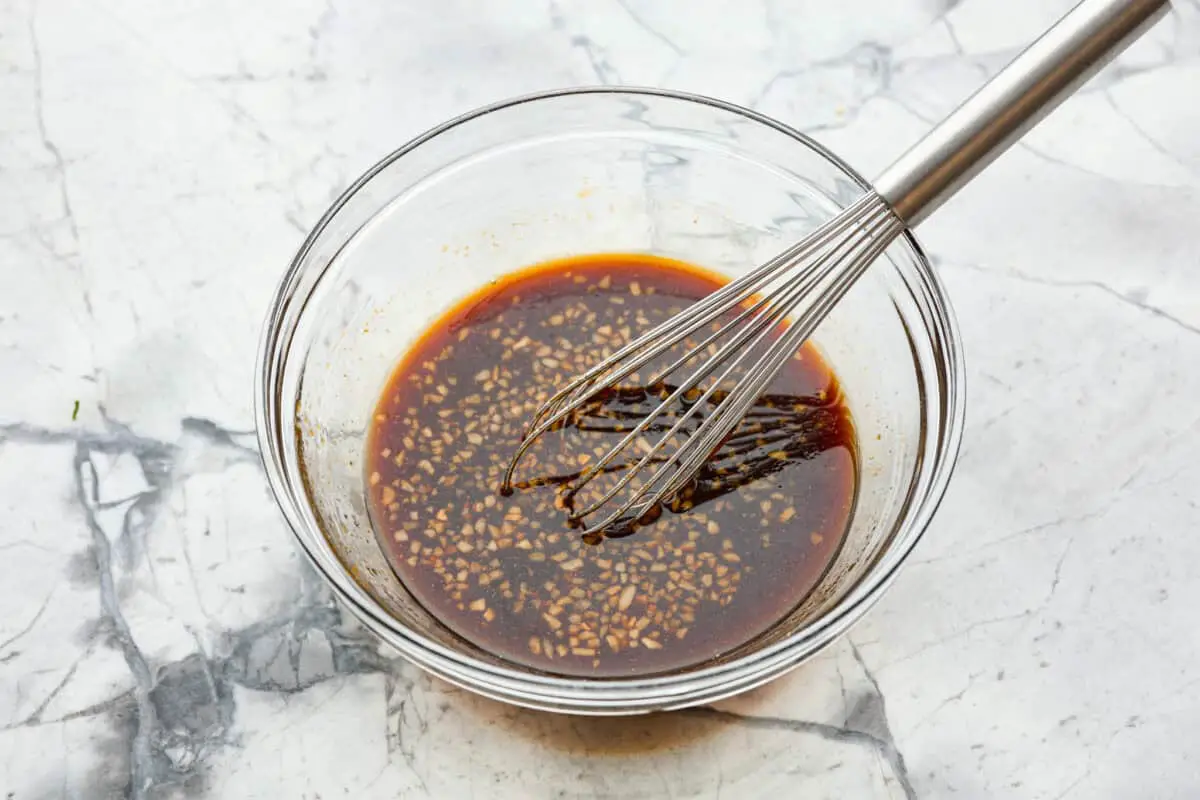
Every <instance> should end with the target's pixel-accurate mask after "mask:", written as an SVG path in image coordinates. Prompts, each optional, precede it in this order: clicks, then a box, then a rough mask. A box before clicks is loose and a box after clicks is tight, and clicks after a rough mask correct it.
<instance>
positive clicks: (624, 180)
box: [256, 88, 964, 714]
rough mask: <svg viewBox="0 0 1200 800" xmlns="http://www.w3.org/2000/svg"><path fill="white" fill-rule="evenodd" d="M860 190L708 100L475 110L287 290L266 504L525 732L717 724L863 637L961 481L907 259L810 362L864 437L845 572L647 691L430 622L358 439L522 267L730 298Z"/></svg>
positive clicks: (940, 335)
mask: <svg viewBox="0 0 1200 800" xmlns="http://www.w3.org/2000/svg"><path fill="white" fill-rule="evenodd" d="M868 188H869V185H868V184H867V183H866V182H865V181H864V180H863V179H862V178H861V177H860V176H859V175H858V174H857V173H855V172H854V171H853V170H852V169H851V168H850V167H848V166H847V165H846V164H844V163H842V162H841V161H840V160H839V159H838V158H837V157H835V156H834V155H832V154H830V153H829V152H828V151H826V150H825V149H824V148H822V147H821V146H820V145H819V144H817V143H816V142H814V141H812V140H811V139H808V138H806V137H805V136H803V135H801V134H800V133H797V132H796V131H793V130H791V129H789V128H787V127H786V126H783V125H780V124H779V123H778V122H775V121H773V120H771V119H768V118H766V117H764V116H762V115H759V114H756V113H754V112H752V111H748V110H746V109H744V108H738V107H736V106H733V105H729V104H727V103H722V102H718V101H716V100H711V99H708V98H704V97H698V96H691V95H684V94H678V93H671V92H662V91H651V90H635V89H613V88H594V89H578V90H568V91H560V92H551V93H547V94H540V95H537V96H533V97H525V98H520V99H516V100H512V101H509V102H505V103H501V104H498V105H494V106H490V107H487V108H483V109H480V110H478V111H475V112H473V113H470V114H467V115H466V116H463V117H460V118H458V119H456V120H453V121H451V122H448V123H446V124H445V125H442V126H441V127H439V128H436V129H435V130H432V131H430V132H429V133H427V134H425V135H424V136H421V137H420V138H418V139H416V140H415V141H413V142H410V143H409V144H407V145H405V146H404V147H402V148H401V149H399V150H397V151H396V152H394V153H392V154H391V155H389V156H387V157H386V158H384V159H383V160H382V161H380V162H379V163H378V164H376V165H375V166H374V167H373V168H372V169H371V170H370V171H368V172H367V173H366V174H365V175H364V176H363V177H362V178H360V179H359V180H358V181H357V182H355V184H354V185H353V186H351V187H350V188H349V190H347V191H346V192H345V194H343V195H342V196H341V197H340V198H339V199H338V200H337V202H336V203H334V204H333V207H332V208H330V209H329V211H328V212H326V214H325V215H324V216H323V217H322V218H321V220H320V222H319V223H317V226H316V228H315V229H314V230H313V231H312V233H311V234H310V235H309V236H308V238H307V240H306V241H305V242H304V245H303V246H302V247H301V248H300V252H299V253H298V254H297V256H296V258H295V260H294V261H293V262H292V264H291V267H290V268H289V269H288V270H287V273H286V274H285V275H284V277H283V280H282V281H281V283H280V284H279V287H278V290H277V292H276V295H275V298H274V301H273V303H272V305H271V309H270V313H269V316H268V318H267V321H266V326H265V329H264V332H263V337H262V342H261V348H260V353H259V362H258V386H257V391H256V422H257V428H258V438H259V443H260V445H261V449H262V456H263V460H264V462H265V465H266V470H267V475H268V477H269V480H270V483H271V487H272V489H273V491H274V493H275V496H276V498H277V500H278V502H279V505H280V506H281V508H282V509H283V513H284V515H285V516H286V517H287V521H288V523H289V524H290V526H291V528H292V530H293V531H294V532H295V535H296V538H297V539H298V540H299V542H300V545H301V546H302V548H303V549H304V552H305V553H306V554H307V555H308V557H309V558H310V559H311V560H312V563H313V564H314V565H315V566H316V569H317V571H318V572H319V573H320V574H321V575H322V576H323V577H324V579H325V580H326V581H328V583H329V585H330V586H331V587H332V588H333V590H334V592H335V593H336V596H337V597H338V599H339V600H340V601H341V602H342V603H344V604H345V607H346V608H348V609H349V610H350V612H351V613H353V614H354V616H355V617H357V618H358V619H359V620H360V621H361V622H362V623H363V624H364V625H365V626H366V627H368V628H369V629H370V630H372V631H373V632H374V633H375V634H377V635H378V636H379V637H380V638H381V639H382V640H383V641H384V642H386V643H387V644H388V645H390V646H392V647H394V648H395V649H396V650H397V651H399V652H400V653H402V654H403V655H405V656H406V657H408V658H409V659H411V660H412V661H414V662H416V663H417V664H420V665H421V666H423V667H424V668H426V669H428V670H429V671H430V672H432V673H433V674H435V675H438V676H440V677H442V678H444V679H445V680H447V681H450V682H452V683H454V684H457V685H458V686H461V687H463V688H466V689H470V690H473V691H476V692H479V693H481V694H484V695H487V696H489V697H492V698H495V699H497V700H501V701H505V702H509V703H514V704H518V705H522V706H529V707H534V708H540V709H546V710H553V711H563V712H575V713H588V714H627V713H636V712H647V711H655V710H664V709H672V708H680V707H684V706H689V705H695V704H699V703H708V702H712V701H714V700H717V699H720V698H722V697H726V696H729V695H731V694H734V693H737V692H741V691H745V690H747V689H750V688H752V687H755V686H757V685H759V684H762V683H764V682H766V681H768V680H770V679H771V678H773V677H775V676H777V675H779V674H780V673H782V672H784V671H785V670H788V669H790V668H792V667H795V666H796V665H798V664H800V663H801V662H802V661H804V660H805V659H806V658H808V657H810V656H812V655H813V654H814V653H816V652H818V651H819V650H820V649H821V648H823V647H824V646H826V645H827V644H829V643H830V642H832V641H834V640H835V639H836V638H837V637H838V636H839V635H841V634H842V633H844V632H845V631H846V630H847V629H848V628H849V627H850V625H852V624H853V623H854V622H855V621H856V620H857V619H859V618H860V617H862V615H863V614H864V613H865V612H866V610H867V609H868V608H869V607H870V606H871V604H872V603H874V602H875V601H876V600H878V598H879V597H880V595H881V594H882V592H883V591H884V589H885V588H886V587H887V586H888V585H889V584H890V582H891V581H892V579H893V578H894V576H895V575H896V570H897V568H898V567H899V566H900V564H901V563H902V562H903V561H904V559H905V558H906V557H907V556H908V554H909V553H910V552H911V550H912V548H913V546H914V545H915V544H916V543H917V540H918V539H919V538H920V536H921V534H922V532H923V531H924V530H925V527H926V526H927V525H928V523H929V520H930V518H931V516H932V515H933V513H934V511H935V509H936V507H937V505H938V503H939V501H940V500H941V497H942V494H943V492H944V490H945V488H946V485H947V482H948V480H949V478H950V473H951V470H952V468H953V465H954V460H955V457H956V455H957V452H958V444H959V440H960V436H961V432H962V427H963V400H964V385H963V364H962V353H961V349H960V347H959V337H958V332H957V328H956V325H955V322H954V318H953V315H952V313H951V310H950V307H949V303H948V302H947V300H946V295H945V291H944V290H943V287H942V285H941V282H940V281H939V280H938V278H937V276H936V274H935V273H934V272H933V270H932V269H931V267H930V265H929V262H928V260H927V259H926V258H925V255H924V254H923V253H922V251H921V248H920V246H919V245H918V244H917V242H916V240H915V239H914V238H913V237H912V236H911V235H905V236H902V237H901V238H900V239H898V240H897V241H896V242H895V243H894V244H893V246H892V247H890V248H889V249H888V251H887V253H886V255H885V257H884V258H882V259H880V261H879V262H878V263H877V264H876V265H874V266H873V267H872V268H871V270H869V271H868V272H867V274H866V276H865V277H864V278H863V279H862V280H860V281H859V283H858V284H857V285H856V286H855V287H854V288H853V289H852V290H851V292H850V293H849V295H847V297H846V298H845V299H844V300H843V301H842V302H841V303H840V304H839V305H838V306H837V308H836V309H835V310H834V312H833V313H832V314H831V315H830V316H829V318H828V319H827V320H826V321H825V322H824V323H823V324H822V325H821V326H820V328H819V330H818V331H817V334H816V335H815V336H814V338H813V341H814V343H815V344H816V345H817V347H818V348H819V349H820V350H821V351H822V352H823V354H824V355H825V357H826V359H827V361H828V362H829V363H830V364H831V365H832V367H833V369H834V370H835V372H836V373H837V375H838V377H839V378H840V380H841V382H842V385H843V387H844V388H845V392H846V396H847V398H848V400H849V403H850V407H851V413H852V414H853V416H854V420H855V425H856V428H857V432H858V437H859V448H860V451H859V455H860V459H859V473H860V474H859V484H858V493H857V498H856V506H855V510H854V514H853V517H852V520H851V523H850V527H849V530H848V532H847V535H846V540H845V543H844V545H843V546H842V548H841V550H840V552H839V555H838V556H837V557H836V559H835V561H834V563H833V564H832V566H831V568H830V569H829V570H828V571H827V573H826V575H825V577H824V579H823V580H821V582H820V583H819V584H818V586H817V587H816V588H815V589H814V590H813V591H812V592H811V593H810V594H809V595H808V597H807V599H805V600H804V601H803V602H802V603H801V604H800V605H799V606H798V607H797V608H795V609H794V610H793V611H792V612H791V613H790V614H789V615H788V616H787V617H786V618H785V619H783V620H781V621H780V622H779V623H778V624H777V625H775V626H774V627H773V628H772V629H770V630H769V631H767V632H766V633H765V634H763V635H761V636H759V637H758V638H756V639H755V640H753V641H752V642H750V643H748V644H746V645H744V646H742V647H740V648H738V649H737V650H735V651H733V652H729V653H726V654H723V655H722V656H720V657H719V658H717V659H714V660H712V661H708V662H705V663H704V664H703V665H699V666H697V667H695V668H691V669H687V670H681V671H679V672H677V673H672V674H667V675H656V676H654V677H649V678H606V679H581V678H567V677H559V676H555V675H551V674H546V673H541V672H537V671H534V670H532V669H529V668H526V667H524V666H521V665H517V664H514V663H512V662H508V661H504V660H502V659H500V658H498V657H496V656H494V655H492V654H490V653H488V652H485V651H483V650H481V649H479V648H477V647H475V646H474V645H472V644H471V643H469V642H467V641H465V640H464V639H461V638H459V637H458V636H456V635H455V634H453V633H452V632H451V631H450V630H448V629H447V628H445V627H444V626H443V625H441V624H440V623H439V622H438V621H437V620H436V619H434V618H433V617H431V616H430V615H429V614H428V613H427V612H426V611H425V610H424V608H422V607H421V606H420V605H419V604H418V603H416V602H415V601H414V600H413V598H412V597H411V596H410V595H409V593H408V592H407V591H406V590H405V588H404V586H403V585H402V584H401V583H400V581H399V580H398V579H397V578H396V576H395V574H394V573H393V572H392V570H391V569H390V568H389V566H388V564H387V562H386V561H385V557H384V555H383V553H382V551H381V550H380V548H379V547H378V546H377V544H376V539H375V534H374V532H373V530H372V527H371V523H370V520H369V518H368V513H367V508H366V497H365V487H364V477H363V472H364V470H363V457H364V449H365V438H366V434H367V430H368V425H369V423H370V420H371V415H372V413H373V409H374V407H375V403H376V401H377V399H378V394H379V392H380V391H381V390H382V387H383V385H384V383H385V382H386V379H387V377H388V375H389V374H390V372H391V370H392V369H393V368H394V366H395V364H396V362H397V360H398V359H399V358H400V356H401V355H402V354H403V353H404V352H405V350H406V349H407V348H408V347H409V346H410V345H411V344H412V343H413V342H414V341H415V340H416V338H417V337H418V336H419V334H420V333H421V332H422V331H424V329H425V328H426V327H427V325H429V324H430V323H431V322H432V321H433V320H434V319H435V318H436V317H437V316H438V315H439V314H440V313H441V312H442V311H443V310H444V309H446V308H448V307H449V306H450V305H452V304H453V303H454V302H455V301H456V300H459V299H460V298H462V297H463V296H465V295H467V294H469V293H470V292H472V291H473V290H475V289H477V288H478V287H480V286H482V285H484V284H486V283H487V282H488V281H490V280H492V279H494V278H496V277H497V276H499V275H502V274H504V273H507V272H511V271H513V270H515V269H518V268H520V267H525V266H528V265H531V264H534V263H537V262H541V261H546V260H549V259H553V258H560V257H564V256H570V255H579V254H587V253H597V252H641V253H653V254H657V255H662V256H667V257H670V258H675V259H679V260H682V261H687V262H691V263H695V264H698V265H700V266H702V267H706V268H709V269H712V270H716V271H718V272H722V273H724V274H727V275H730V276H735V275H737V274H738V273H740V272H743V271H745V270H747V269H749V268H750V267H752V266H753V265H755V264H759V263H761V262H763V261H765V260H767V259H768V258H770V257H771V256H773V255H775V254H776V253H777V252H778V251H780V250H782V249H783V248H784V247H786V246H787V245H790V244H792V243H794V242H795V241H796V240H797V239H799V238H800V237H802V236H803V235H804V234H805V233H807V232H809V231H810V230H812V229H813V228H814V227H815V226H817V225H819V224H820V223H821V222H822V221H823V220H825V219H827V218H829V217H830V216H831V215H833V214H835V213H836V212H837V211H838V210H839V209H840V208H842V207H844V206H845V205H847V204H848V203H850V202H851V201H853V200H855V199H856V198H858V197H860V196H861V195H862V193H863V192H864V191H866V190H867V189H868Z"/></svg>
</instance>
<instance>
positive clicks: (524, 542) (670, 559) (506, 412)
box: [366, 254, 857, 677]
mask: <svg viewBox="0 0 1200 800" xmlns="http://www.w3.org/2000/svg"><path fill="white" fill-rule="evenodd" d="M720 284H721V281H720V280H719V279H717V278H716V277H714V276H712V275H710V274H709V273H707V272H704V271H702V270H699V269H697V268H695V267H691V266H689V265H686V264H682V263H679V262H675V261H669V260H666V259H661V258H657V257H651V256H643V255H632V254H630V255H626V254H610V255H595V256H587V257H581V258H573V259H566V260H562V261H555V262H550V263H546V264H542V265H538V266H536V267H531V268H529V269H527V270H523V271H521V272H518V273H515V274H512V275H510V276H508V277H506V278H503V279H501V280H499V281H497V282H495V283H493V284H492V285H489V286H487V287H485V288H483V289H481V290H480V291H478V292H477V293H475V294H474V295H472V296H470V297H468V298H467V299H465V300H464V301H462V302H461V303H459V304H458V305H457V306H455V307H454V308H452V309H451V310H449V311H448V312H447V313H446V314H444V315H443V316H442V317H441V318H440V319H439V320H437V322H436V323H435V324H433V325H432V326H431V327H430V329H429V330H428V331H427V332H426V333H425V334H424V335H423V336H422V338H421V339H420V340H419V341H417V343H416V344H415V345H414V346H413V348H412V349H411V350H410V351H409V352H408V353H407V354H405V355H404V356H403V358H402V359H401V361H400V363H399V365H398V366H397V367H396V369H395V371H394V372H393V374H392V376H391V377H390V379H389V380H388V382H387V385H386V387H385V388H384V391H383V393H382V395H381V397H380V400H379V402H378V405H377V407H376V410H375V414H374V417H373V424H372V427H371V431H370V435H369V436H368V445H367V446H368V452H367V461H366V472H367V485H368V495H369V503H368V507H369V508H370V512H371V516H372V521H373V524H374V526H375V530H376V534H377V536H378V538H379V542H380V544H381V546H382V547H383V549H384V551H385V553H386V554H387V557H388V560H389V562H390V563H391V565H392V568H393V569H394V570H395V571H396V573H397V575H398V576H399V578H400V580H401V581H402V582H403V584H404V585H405V587H406V588H407V589H408V590H409V591H410V592H411V593H412V595H413V596H414V597H415V598H416V599H417V601H418V602H420V603H421V604H422V605H423V606H424V607H425V609H426V610H427V611H429V612H430V613H431V614H432V615H433V616H435V617H436V618H437V619H439V620H440V621H441V622H442V623H443V624H444V625H446V626H447V627H449V628H450V629H451V630H452V631H454V632H455V633H456V634H458V635H459V636H462V637H463V638H465V639H467V640H469V641H471V642H472V643H474V644H476V645H477V646H479V647H481V648H483V649H485V650H487V651H489V652H491V653H493V654H495V655H497V656H500V657H502V658H505V659H507V660H510V661H512V662H517V663H520V664H523V665H526V666H528V667H532V668H534V669H538V670H541V671H545V672H549V673H555V674H560V675H571V676H592V677H612V676H631V675H650V674H654V673H661V672H665V671H670V670H676V669H680V668H686V667H691V666H696V665H699V664H702V663H703V662H705V661H708V660H710V659H713V658H715V657H717V656H719V655H721V654H722V653H725V652H728V651H730V650H732V649H734V648H736V647H738V646H740V645H742V644H744V643H746V642H748V641H750V640H751V639H753V638H754V637H756V636H758V635H760V634H761V633H763V632H765V631H767V630H768V629H770V628H771V626H772V625H774V624H775V623H776V622H778V621H779V620H780V619H782V618H783V617H784V616H786V615H787V614H788V613H789V612H790V611H791V610H792V609H793V608H794V607H795V606H796V605H797V604H798V603H799V602H800V601H801V600H803V599H804V597H805V596H806V594H807V593H808V592H809V591H811V590H812V588H813V587H814V586H815V585H816V584H817V582H818V581H819V580H820V579H821V577H822V576H823V574H824V572H825V570H826V568H827V567H828V565H829V564H830V563H831V561H832V560H833V558H834V557H835V556H836V553H837V550H838V548H839V547H840V545H841V542H842V539H843V536H844V533H845V530H846V527H847V525H848V522H849V518H850V515H851V513H852V509H853V504H854V497H855V485H856V474H857V472H856V455H855V440H854V428H853V424H852V422H851V419H850V414H849V411H848V409H847V406H846V404H845V401H844V398H843V396H842V393H841V390H840V387H839V385H838V382H837V380H836V378H835V376H834V374H833V373H832V372H831V371H830V369H829V367H828V366H827V365H826V364H825V363H824V361H823V360H822V359H821V357H820V355H819V354H818V353H817V351H816V350H815V349H813V348H811V347H810V346H807V345H806V346H805V347H804V348H803V349H802V350H801V351H800V352H798V353H797V354H796V356H795V357H793V358H792V359H789V361H788V362H787V364H786V366H785V367H784V369H783V371H782V372H781V373H780V374H779V376H778V377H777V378H776V379H775V381H774V382H773V384H772V385H771V387H770V390H769V392H768V393H767V394H764V395H763V397H762V398H761V400H760V402H759V404H758V406H756V407H755V409H754V410H753V411H752V412H751V414H750V415H749V416H748V417H747V419H746V420H745V421H744V422H743V423H742V425H741V427H740V428H739V429H738V430H737V431H735V432H734V434H733V435H732V436H731V437H730V439H728V440H727V441H726V443H725V444H724V445H723V446H722V448H721V450H719V451H718V452H717V453H716V454H715V455H714V457H713V458H712V459H711V460H710V461H709V463H708V465H707V466H706V467H705V468H704V471H703V472H702V473H701V474H700V476H699V478H698V481H697V482H696V483H695V484H694V485H693V486H692V487H691V488H690V489H689V490H688V492H687V493H686V494H685V495H681V497H680V498H677V499H676V500H675V502H673V503H671V504H670V505H669V507H668V508H667V509H665V510H664V512H663V513H662V514H661V515H659V516H658V517H657V518H656V519H654V520H653V521H652V522H649V523H647V524H645V525H643V526H641V527H638V528H636V529H634V530H624V531H620V532H619V534H620V535H619V536H603V537H595V538H585V537H583V536H581V535H580V532H579V530H577V529H574V528H572V527H571V526H569V525H568V524H567V511H566V510H565V506H568V505H569V503H568V502H565V498H567V495H566V494H565V492H566V487H568V486H569V485H570V478H571V477H572V476H573V475H578V474H579V472H580V471H581V470H582V469H584V468H585V467H586V464H587V463H588V461H589V460H590V459H591V458H593V457H596V454H600V453H603V452H604V450H606V449H607V448H608V447H609V446H611V445H613V444H615V443H616V442H617V441H618V440H619V438H620V437H623V436H624V435H625V431H627V430H628V429H629V426H630V425H631V424H632V423H631V422H630V420H636V419H637V418H638V417H640V416H641V415H642V414H644V413H645V412H646V411H647V410H648V409H649V408H650V407H651V405H650V403H652V402H656V400H655V398H654V397H652V396H651V397H647V396H646V395H647V393H646V391H645V390H644V387H637V386H636V385H632V386H630V387H629V388H628V390H625V389H622V390H621V391H617V392H612V393H609V396H608V397H606V398H605V399H604V400H603V401H601V402H598V403H596V404H593V405H592V406H589V407H588V408H585V409H584V410H583V412H582V413H580V414H578V415H576V416H575V417H573V418H572V420H571V424H568V425H566V426H564V427H562V428H561V429H558V430H554V431H551V432H549V433H548V434H546V435H545V436H544V437H543V438H542V439H541V440H539V442H538V444H537V445H536V447H535V448H534V450H532V451H531V456H530V458H529V462H530V463H529V464H527V465H525V468H523V470H522V473H524V474H522V473H518V478H520V481H519V482H518V483H517V489H516V491H514V492H513V493H512V494H510V495H508V496H504V495H502V494H501V493H500V491H499V488H500V484H501V480H502V476H503V472H504V469H505V467H506V466H507V464H508V461H509V459H510V458H511V456H512V454H513V452H514V450H515V448H516V447H517V445H518V443H519V442H520V440H521V437H522V435H523V433H524V430H525V426H526V424H527V423H528V421H529V418H530V416H531V414H532V413H533V411H534V410H535V409H536V408H537V407H538V405H539V404H540V403H541V402H542V401H544V400H545V399H546V398H547V397H548V396H549V395H550V394H551V393H553V391H554V390H555V389H556V388H558V387H559V386H561V385H562V384H563V383H564V382H565V381H567V380H568V379H569V378H570V377H572V376H573V375H575V374H577V373H578V372H580V371H582V370H583V369H585V368H587V367H588V366H590V365H592V364H594V363H596V362H597V361H598V360H599V359H601V358H602V357H603V356H604V355H606V354H608V353H611V352H612V351H613V350H615V349H616V348H617V347H619V346H620V345H621V344H623V343H625V342H626V341H628V340H629V339H630V338H631V337H636V336H637V335H638V334H639V333H641V332H644V331H645V330H647V329H648V328H649V327H650V326H652V325H654V324H656V323H658V322H660V321H662V320H664V319H666V318H667V317H669V316H670V315H672V314H674V313H677V312H678V311H679V310H681V309H682V308H684V307H686V306H687V305H688V304H690V303H691V302H693V301H695V300H698V299H700V298H702V297H704V296H705V295H707V294H709V293H710V292H712V291H713V290H714V289H716V288H717V287H718V286H720Z"/></svg>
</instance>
